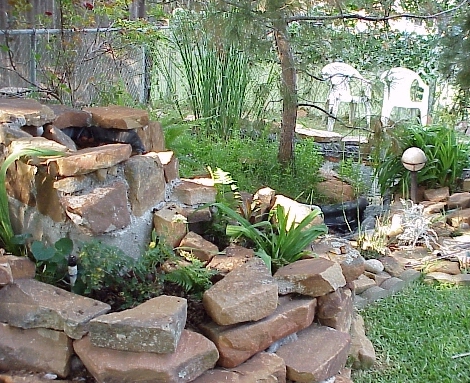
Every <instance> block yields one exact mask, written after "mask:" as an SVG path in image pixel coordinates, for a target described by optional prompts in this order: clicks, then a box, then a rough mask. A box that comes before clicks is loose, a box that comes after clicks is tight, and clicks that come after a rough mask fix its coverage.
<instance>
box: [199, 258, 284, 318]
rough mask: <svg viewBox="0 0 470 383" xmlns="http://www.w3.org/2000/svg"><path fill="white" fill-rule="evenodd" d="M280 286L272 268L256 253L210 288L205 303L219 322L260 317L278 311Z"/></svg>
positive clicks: (205, 294)
mask: <svg viewBox="0 0 470 383" xmlns="http://www.w3.org/2000/svg"><path fill="white" fill-rule="evenodd" d="M277 290H278V288H277V284H276V282H275V280H274V278H273V277H272V276H271V274H270V272H269V270H268V268H267V267H266V265H265V264H264V262H263V261H262V260H261V259H259V258H257V257H256V258H253V259H251V260H250V261H248V262H247V263H245V264H244V265H241V266H240V267H238V268H236V269H235V270H233V271H231V272H230V273H228V274H227V276H226V277H225V278H224V279H222V280H220V281H219V282H217V283H216V284H214V285H213V286H212V287H211V288H210V289H209V290H206V291H205V292H204V295H203V298H202V303H203V304H204V307H205V309H206V311H207V313H208V314H209V315H210V317H211V318H212V319H213V320H214V322H216V323H217V324H219V325H230V324H235V323H240V322H246V321H256V320H260V319H263V318H265V317H267V316H268V315H270V314H272V313H273V312H274V310H275V309H276V307H277V303H278V294H277Z"/></svg>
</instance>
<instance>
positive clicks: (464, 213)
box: [446, 193, 470, 227]
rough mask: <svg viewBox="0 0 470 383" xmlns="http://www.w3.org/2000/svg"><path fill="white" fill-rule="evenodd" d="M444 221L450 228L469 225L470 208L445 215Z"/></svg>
mask: <svg viewBox="0 0 470 383" xmlns="http://www.w3.org/2000/svg"><path fill="white" fill-rule="evenodd" d="M469 194H470V193H469ZM446 220H447V223H448V224H449V225H451V226H452V227H460V225H462V224H470V208H467V209H462V210H455V211H453V212H451V213H449V214H447V215H446Z"/></svg>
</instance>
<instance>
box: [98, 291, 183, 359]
mask: <svg viewBox="0 0 470 383" xmlns="http://www.w3.org/2000/svg"><path fill="white" fill-rule="evenodd" d="M187 306H188V305H187V302H186V299H184V298H180V297H173V296H166V295H161V296H159V297H156V298H153V299H150V300H148V301H146V302H144V303H142V304H141V305H138V306H137V307H134V308H133V309H129V310H124V311H121V312H117V313H110V314H105V315H102V316H99V317H97V318H95V319H92V320H91V321H90V340H91V343H92V344H93V345H94V346H99V347H107V348H112V349H114V350H123V351H135V352H155V353H162V354H166V353H171V352H175V350H176V346H177V345H178V341H179V339H180V337H181V333H182V331H183V329H184V326H185V324H186V315H187Z"/></svg>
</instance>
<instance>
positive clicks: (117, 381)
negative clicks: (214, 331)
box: [73, 330, 219, 383]
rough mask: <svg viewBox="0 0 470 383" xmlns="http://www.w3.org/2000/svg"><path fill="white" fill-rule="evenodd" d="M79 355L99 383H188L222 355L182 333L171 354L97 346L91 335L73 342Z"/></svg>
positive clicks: (192, 334) (195, 335)
mask: <svg viewBox="0 0 470 383" xmlns="http://www.w3.org/2000/svg"><path fill="white" fill-rule="evenodd" d="M73 347H74V350H75V352H76V354H77V355H78V356H79V357H80V359H81V360H82V361H83V364H84V365H85V366H86V368H87V369H88V371H89V372H90V373H91V374H92V375H93V376H94V377H95V379H96V380H97V381H98V383H135V382H139V383H155V382H165V383H185V382H191V381H193V380H194V379H196V378H197V377H198V376H200V375H202V374H203V373H204V372H205V371H207V370H209V369H211V368H212V367H214V366H215V363H216V362H217V359H218V357H219V353H218V352H217V348H216V347H215V345H214V344H213V343H212V342H211V341H209V340H208V339H207V338H205V337H204V336H202V335H201V334H198V333H195V332H192V331H188V330H183V333H182V335H181V338H180V341H179V343H178V347H177V349H176V351H175V352H174V353H171V354H155V353H149V352H130V351H119V350H112V349H107V348H102V347H95V346H93V345H92V344H91V342H90V338H89V337H88V336H85V337H83V338H82V339H80V340H77V341H75V342H74V343H73Z"/></svg>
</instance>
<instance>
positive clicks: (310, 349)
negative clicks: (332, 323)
mask: <svg viewBox="0 0 470 383" xmlns="http://www.w3.org/2000/svg"><path fill="white" fill-rule="evenodd" d="M297 335H298V338H299V339H298V340H297V341H296V342H293V343H289V344H286V345H284V346H281V348H280V349H279V350H278V351H277V352H276V354H277V355H278V356H280V357H281V358H282V359H284V362H285V363H286V367H287V378H288V379H290V380H293V381H295V382H300V383H311V382H321V381H323V380H325V379H328V378H331V377H332V376H334V375H336V374H337V373H338V372H339V371H340V370H341V369H342V368H343V367H344V366H345V364H346V360H347V358H348V351H349V345H350V343H351V339H350V337H349V334H346V333H343V332H341V331H337V330H334V329H332V328H330V327H324V326H315V325H312V326H310V327H309V328H307V329H305V330H302V331H300V332H299V333H298V334H297Z"/></svg>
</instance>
